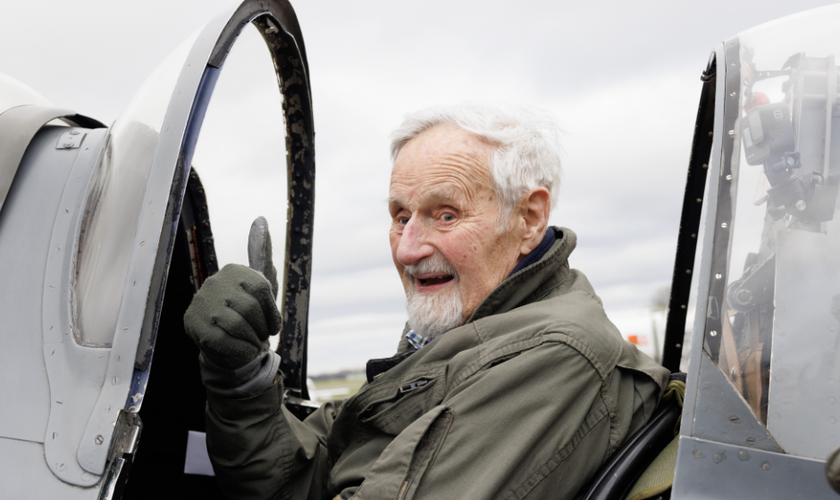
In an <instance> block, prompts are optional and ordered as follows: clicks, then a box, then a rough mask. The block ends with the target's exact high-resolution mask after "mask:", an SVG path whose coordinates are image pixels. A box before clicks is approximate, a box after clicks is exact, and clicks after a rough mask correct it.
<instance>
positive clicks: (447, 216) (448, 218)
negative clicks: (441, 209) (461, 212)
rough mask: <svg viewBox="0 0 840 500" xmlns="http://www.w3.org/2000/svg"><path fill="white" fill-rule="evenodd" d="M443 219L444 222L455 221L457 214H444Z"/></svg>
mask: <svg viewBox="0 0 840 500" xmlns="http://www.w3.org/2000/svg"><path fill="white" fill-rule="evenodd" d="M441 220H442V221H443V222H454V221H455V216H454V215H452V214H443V215H442V216H441Z"/></svg>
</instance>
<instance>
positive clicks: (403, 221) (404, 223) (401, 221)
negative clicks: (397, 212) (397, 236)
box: [397, 217, 409, 226]
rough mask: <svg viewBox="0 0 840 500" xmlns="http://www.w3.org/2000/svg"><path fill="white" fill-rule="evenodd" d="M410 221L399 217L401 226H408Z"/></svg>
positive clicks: (398, 220)
mask: <svg viewBox="0 0 840 500" xmlns="http://www.w3.org/2000/svg"><path fill="white" fill-rule="evenodd" d="M408 219H409V218H408V217H398V218H397V222H399V223H400V224H402V225H403V226H404V225H406V224H408Z"/></svg>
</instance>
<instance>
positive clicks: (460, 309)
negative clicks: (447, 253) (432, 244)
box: [405, 251, 464, 338]
mask: <svg viewBox="0 0 840 500" xmlns="http://www.w3.org/2000/svg"><path fill="white" fill-rule="evenodd" d="M424 273H446V274H451V275H452V276H453V277H454V279H453V280H452V281H454V283H453V285H454V286H451V287H449V288H448V289H447V290H442V291H440V292H436V293H420V292H418V291H417V284H416V282H415V280H414V275H417V274H424ZM405 276H406V278H407V280H408V283H409V285H408V291H407V292H406V307H405V308H406V311H408V324H409V325H410V326H411V329H412V330H414V333H416V334H418V335H422V336H423V337H426V338H432V337H437V336H438V335H441V334H443V333H446V332H448V331H449V330H451V329H453V328H456V327H459V326H461V325H463V324H464V320H463V314H464V302H463V301H462V300H461V281H460V278H459V277H458V273H457V272H456V271H455V268H454V267H452V264H450V263H449V261H448V260H446V257H444V256H443V255H442V254H441V253H439V252H437V251H435V254H434V255H432V256H431V257H429V258H427V259H425V260H423V261H421V262H420V263H419V264H415V265H413V266H405Z"/></svg>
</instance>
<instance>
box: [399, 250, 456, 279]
mask: <svg viewBox="0 0 840 500" xmlns="http://www.w3.org/2000/svg"><path fill="white" fill-rule="evenodd" d="M403 273H404V274H405V276H406V277H407V278H409V280H413V278H414V276H416V275H418V274H429V273H443V274H450V275H452V277H453V278H454V279H455V280H458V272H457V271H456V270H455V266H453V265H452V264H451V263H450V262H449V261H448V260H447V259H446V257H444V256H443V254H442V253H440V252H439V251H437V250H435V253H434V254H432V256H431V257H426V258H425V259H423V260H421V261H420V262H418V263H417V264H412V265H407V266H405V268H404V270H403Z"/></svg>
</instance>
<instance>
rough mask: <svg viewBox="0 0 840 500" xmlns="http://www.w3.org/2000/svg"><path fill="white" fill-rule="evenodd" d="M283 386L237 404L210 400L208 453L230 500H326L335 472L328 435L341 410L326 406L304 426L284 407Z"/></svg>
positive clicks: (219, 398) (216, 398) (214, 397)
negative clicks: (330, 479)
mask: <svg viewBox="0 0 840 500" xmlns="http://www.w3.org/2000/svg"><path fill="white" fill-rule="evenodd" d="M282 401H283V385H282V384H281V383H279V382H278V383H275V385H274V386H272V387H271V388H269V389H268V390H267V391H266V392H263V393H262V394H259V395H256V396H253V397H249V398H244V399H231V398H226V397H224V396H221V395H219V394H215V393H213V392H211V391H210V390H209V389H208V394H207V408H206V421H207V451H208V453H209V455H210V459H211V462H212V463H213V469H214V471H215V473H216V478H217V480H218V482H219V485H220V487H221V489H222V491H223V492H224V494H225V495H226V496H227V497H229V498H237V499H239V498H243V499H244V498H248V499H257V498H259V499H262V498H276V499H283V500H286V499H289V500H292V499H293V500H299V499H300V500H302V499H315V498H318V499H320V498H323V497H324V496H325V495H327V493H326V492H325V490H326V488H327V481H328V477H329V471H330V467H331V463H330V459H329V454H328V453H327V449H326V445H325V442H326V435H327V433H328V432H329V430H330V427H331V426H332V422H333V420H334V418H335V413H336V411H337V410H338V407H337V405H336V404H335V403H333V402H329V403H325V404H323V405H322V406H321V407H320V408H319V409H318V410H316V411H315V412H314V413H313V414H312V415H310V416H309V417H308V418H307V419H306V420H305V421H304V422H301V421H299V420H298V419H297V418H296V417H295V416H294V415H292V414H291V413H289V411H288V410H287V409H286V408H285V407H284V406H283V404H282Z"/></svg>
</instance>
